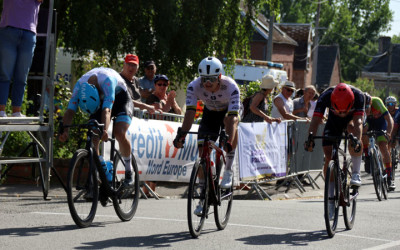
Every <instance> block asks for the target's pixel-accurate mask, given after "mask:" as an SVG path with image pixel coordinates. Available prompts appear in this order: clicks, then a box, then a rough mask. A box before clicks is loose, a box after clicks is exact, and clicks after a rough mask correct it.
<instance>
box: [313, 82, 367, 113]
mask: <svg viewBox="0 0 400 250" xmlns="http://www.w3.org/2000/svg"><path fill="white" fill-rule="evenodd" d="M349 86H350V88H351V90H352V91H353V93H354V104H353V107H352V108H351V109H350V111H349V114H348V116H351V117H353V116H356V115H364V111H365V108H364V103H365V101H364V100H365V97H364V93H363V92H362V91H361V90H359V89H358V88H356V87H353V86H351V85H349ZM334 89H335V87H330V88H328V89H327V90H325V91H324V92H323V93H322V94H321V96H320V97H319V98H318V101H317V106H316V107H315V110H314V116H319V117H323V116H324V113H325V110H326V108H329V116H332V115H333V116H336V115H335V114H334V112H333V108H332V105H331V95H332V92H333V90H334ZM328 120H329V117H328Z"/></svg>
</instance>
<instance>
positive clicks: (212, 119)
mask: <svg viewBox="0 0 400 250" xmlns="http://www.w3.org/2000/svg"><path fill="white" fill-rule="evenodd" d="M221 71H222V63H221V62H220V60H218V59H217V58H215V57H206V58H204V59H203V60H202V61H201V62H200V64H199V67H198V72H199V74H200V77H198V78H196V79H195V80H193V81H192V82H191V83H189V85H188V87H187V95H186V105H187V108H186V114H185V117H184V120H183V123H182V131H189V130H190V128H191V127H192V124H193V121H194V117H195V115H196V106H197V100H198V99H199V100H201V101H202V102H203V103H204V111H203V117H202V120H201V122H200V126H199V133H207V132H208V133H219V131H220V130H221V129H222V128H225V129H226V133H227V134H228V136H229V141H228V142H227V143H226V145H225V147H224V149H225V151H226V153H227V155H226V168H225V172H224V176H223V178H222V182H221V187H222V188H230V187H231V186H232V178H233V171H232V164H233V160H234V157H235V148H236V144H237V126H238V123H239V117H238V115H239V107H240V91H239V88H238V85H237V84H236V82H235V81H234V80H233V79H232V78H230V77H228V76H224V75H222V74H221ZM185 137H186V134H185V133H182V132H179V131H178V134H177V135H176V138H175V140H174V146H175V147H176V148H182V147H183V144H184V143H185ZM216 139H217V137H214V138H213V140H216ZM203 141H204V136H203V135H199V136H198V144H199V149H200V150H199V155H201V145H202V142H203ZM199 179H202V177H201V176H199ZM202 208H203V206H202V203H201V202H199V204H198V206H197V207H196V209H195V214H197V215H200V214H201V212H202Z"/></svg>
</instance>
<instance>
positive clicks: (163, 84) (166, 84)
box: [157, 83, 168, 87]
mask: <svg viewBox="0 0 400 250" xmlns="http://www.w3.org/2000/svg"><path fill="white" fill-rule="evenodd" d="M157 86H160V87H161V86H164V87H168V83H157Z"/></svg>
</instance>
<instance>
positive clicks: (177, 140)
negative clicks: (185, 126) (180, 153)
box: [173, 127, 187, 148]
mask: <svg viewBox="0 0 400 250" xmlns="http://www.w3.org/2000/svg"><path fill="white" fill-rule="evenodd" d="M186 134H187V133H184V132H182V128H181V127H179V128H178V132H177V133H176V137H175V139H174V141H173V143H174V147H175V148H183V144H185V137H186ZM178 143H182V146H180V145H178Z"/></svg>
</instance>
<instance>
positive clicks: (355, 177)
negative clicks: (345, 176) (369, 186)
mask: <svg viewBox="0 0 400 250" xmlns="http://www.w3.org/2000/svg"><path fill="white" fill-rule="evenodd" d="M350 186H357V187H360V186H361V177H360V174H358V173H353V174H352V175H351V180H350Z"/></svg>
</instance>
